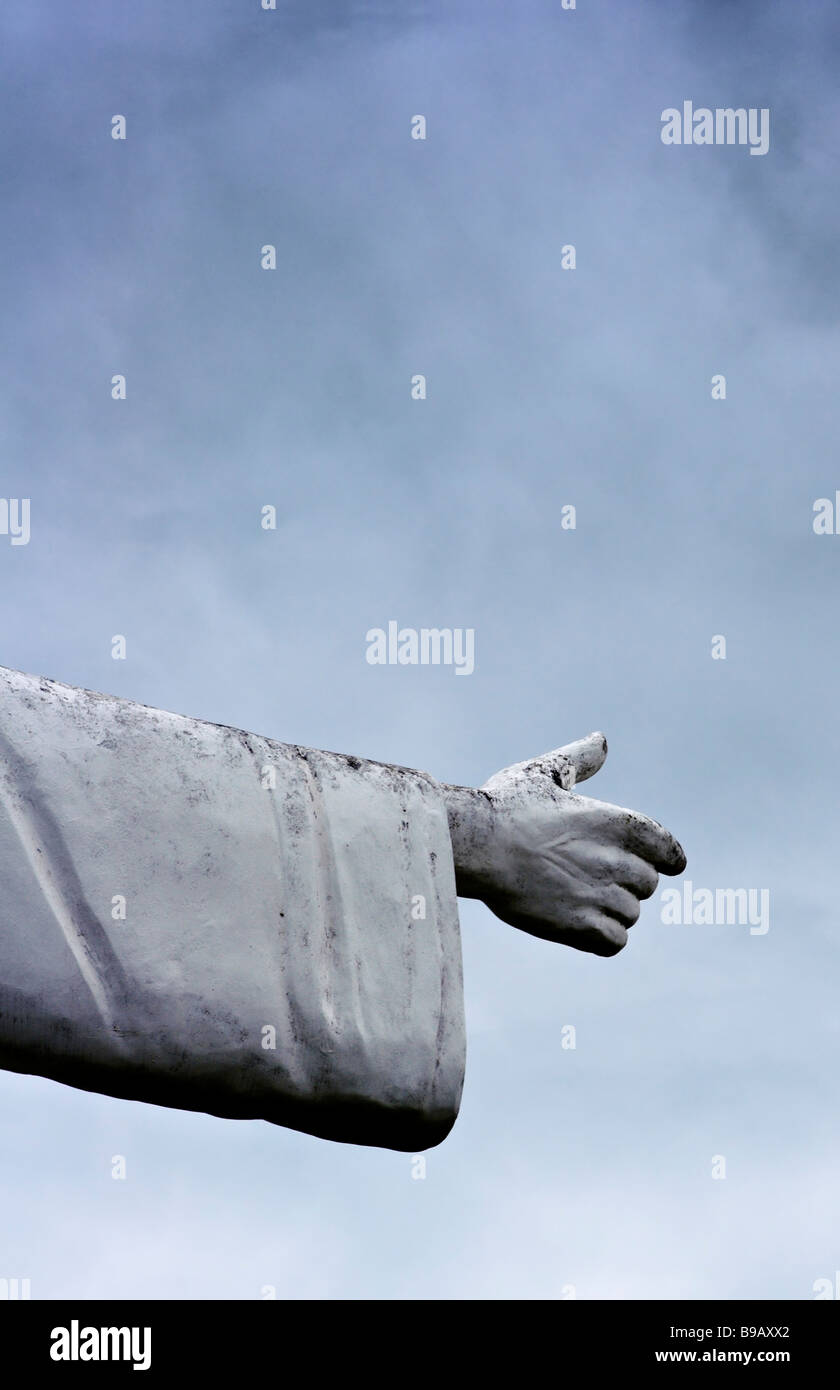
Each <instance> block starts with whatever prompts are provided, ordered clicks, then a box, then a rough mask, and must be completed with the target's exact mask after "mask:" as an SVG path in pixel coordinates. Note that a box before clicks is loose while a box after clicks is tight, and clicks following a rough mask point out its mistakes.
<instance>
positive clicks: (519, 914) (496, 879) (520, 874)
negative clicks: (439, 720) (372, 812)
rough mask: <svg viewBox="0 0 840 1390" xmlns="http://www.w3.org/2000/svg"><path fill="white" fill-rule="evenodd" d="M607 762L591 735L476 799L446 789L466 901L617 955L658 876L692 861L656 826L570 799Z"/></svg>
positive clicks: (501, 779) (599, 739) (520, 766)
mask: <svg viewBox="0 0 840 1390" xmlns="http://www.w3.org/2000/svg"><path fill="white" fill-rule="evenodd" d="M606 756H607V740H606V739H605V737H604V735H603V734H601V733H595V734H589V735H588V736H587V737H586V738H582V739H578V740H577V741H576V742H575V743H569V744H566V745H565V747H563V748H557V749H555V750H554V751H553V752H551V753H545V754H544V755H543V756H542V757H541V758H532V759H531V760H530V761H528V762H524V763H516V764H515V765H514V766H513V767H506V768H504V769H503V770H502V771H501V772H497V773H496V774H495V776H494V777H491V778H490V780H489V781H488V782H485V783H484V785H483V787H480V788H478V789H474V788H471V787H444V793H445V796H446V803H447V811H448V815H449V828H450V834H451V837H452V850H453V855H454V860H455V878H456V884H457V889H458V893H459V895H460V896H461V897H467V898H480V899H481V900H482V902H484V903H486V904H487V906H488V907H489V908H490V910H491V912H494V913H495V915H496V916H497V917H500V918H501V919H502V921H503V922H509V923H510V925H511V926H513V927H518V928H519V929H520V930H521V931H526V932H530V934H531V935H532V936H540V937H543V938H544V939H545V940H547V941H558V942H562V943H563V944H564V945H567V946H574V947H575V948H576V949H577V950H579V951H590V952H593V953H594V954H595V955H598V956H612V955H615V954H616V952H617V951H620V950H621V949H622V947H623V946H624V945H626V942H627V929H628V927H631V926H632V925H633V923H634V922H635V921H636V920H637V919H638V916H639V911H640V906H639V904H640V901H641V900H642V899H644V898H649V897H650V896H651V894H652V893H653V892H654V890H655V888H656V884H657V881H658V875H659V874H660V873H664V874H681V873H682V872H683V870H684V869H685V862H686V861H685V855H684V853H683V851H682V848H681V846H680V845H679V844H678V843H677V841H676V840H675V839H674V837H673V835H671V833H670V832H669V831H668V830H666V829H665V828H664V826H662V825H659V824H658V822H657V821H654V820H651V819H650V818H649V817H648V816H644V815H641V814H640V813H639V812H638V811H627V810H624V809H623V808H622V807H620V806H611V805H610V804H609V803H608V802H605V801H594V800H593V799H591V798H590V797H587V796H579V795H578V794H577V792H575V791H573V790H572V788H573V787H574V786H576V785H577V783H579V782H583V781H585V780H586V778H588V777H592V776H593V774H594V773H596V772H597V771H598V769H599V768H600V767H601V766H602V765H603V762H604V759H605V758H606Z"/></svg>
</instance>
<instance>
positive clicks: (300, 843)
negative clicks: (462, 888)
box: [0, 668, 465, 1151]
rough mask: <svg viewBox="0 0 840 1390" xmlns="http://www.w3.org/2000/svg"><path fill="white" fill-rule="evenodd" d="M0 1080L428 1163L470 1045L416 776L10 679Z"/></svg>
mask: <svg viewBox="0 0 840 1390" xmlns="http://www.w3.org/2000/svg"><path fill="white" fill-rule="evenodd" d="M0 875H2V882H0V1066H2V1067H5V1068H7V1069H9V1070H12V1071H17V1072H29V1073H36V1074H39V1075H41V1076H47V1077H51V1078H53V1079H55V1080H57V1081H62V1082H65V1083H67V1084H69V1085H72V1086H78V1087H82V1088H83V1089H85V1090H89V1091H102V1092H104V1093H106V1094H109V1095H114V1096H122V1097H127V1098H131V1099H137V1100H144V1101H150V1102H153V1103H155V1104H158V1105H168V1106H176V1107H179V1108H182V1109H187V1110H203V1111H208V1112H209V1113H211V1114H214V1115H221V1116H228V1117H233V1118H241V1119H254V1118H260V1119H264V1120H269V1121H272V1122H273V1123H275V1124H281V1125H288V1126H291V1127H292V1128H294V1129H300V1130H305V1131H307V1132H308V1133H311V1134H317V1135H321V1136H323V1137H325V1138H330V1139H338V1140H343V1141H346V1142H350V1143H356V1144H375V1145H382V1146H384V1147H387V1148H393V1149H403V1150H409V1151H411V1150H414V1151H417V1150H421V1149H424V1148H427V1147H428V1146H430V1145H432V1144H435V1143H438V1142H439V1141H440V1140H441V1139H443V1138H444V1137H445V1135H446V1134H447V1133H448V1131H449V1129H450V1128H451V1126H452V1124H453V1123H454V1120H455V1117H456V1115H457V1112H458V1105H459V1101H460V1096H461V1088H462V1083H463V1072H464V1051H465V1032H464V1018H463V987H462V977H461V948H460V937H459V928H458V915H457V899H456V892H455V875H454V867H453V863H452V850H451V845H450V839H449V831H448V824H447V815H446V808H445V806H444V803H443V799H442V794H441V792H440V789H439V787H438V785H437V783H436V782H435V781H434V780H433V779H432V778H431V777H429V776H427V775H426V774H425V773H422V772H413V771H410V770H408V769H405V768H399V767H392V766H389V765H385V764H380V763H373V762H367V761H364V760H361V759H358V758H352V757H343V756H341V755H338V754H335V753H325V752H315V751H313V750H311V749H305V748H298V747H295V746H290V745H286V744H281V743H276V742H273V741H272V740H270V739H266V738H261V737H258V736H256V735H254V734H249V733H243V732H242V731H241V730H238V729H232V728H227V727H225V726H220V725H216V724H208V723H204V722H202V721H200V720H196V719H187V718H183V717H182V716H180V715H174V714H169V713H166V712H164V711H161V710H156V709H149V708H147V707H146V706H143V705H138V704H134V703H132V702H130V701H127V700H120V699H115V698H112V697H107V696H102V695H96V694H93V693H92V692H90V691H87V690H79V689H76V688H74V687H71V686H66V685H61V684H59V683H57V682H55V681H49V680H45V679H40V678H38V677H33V676H26V675H22V674H20V673H18V672H12V671H6V670H3V669H2V668H0Z"/></svg>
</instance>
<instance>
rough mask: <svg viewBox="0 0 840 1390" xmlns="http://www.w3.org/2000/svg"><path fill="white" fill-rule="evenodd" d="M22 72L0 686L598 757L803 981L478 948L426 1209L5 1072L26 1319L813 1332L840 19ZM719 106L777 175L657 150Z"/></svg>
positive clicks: (722, 933)
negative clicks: (466, 635)
mask: <svg viewBox="0 0 840 1390" xmlns="http://www.w3.org/2000/svg"><path fill="white" fill-rule="evenodd" d="M0 37H2V45H0V47H1V48H2V58H0V65H1V66H2V81H0V180H2V187H3V214H2V226H3V234H2V240H3V254H2V257H0V295H1V296H2V303H3V306H4V314H3V330H2V349H0V350H2V361H0V382H2V392H3V398H4V408H3V410H2V412H0V431H2V435H0V448H1V449H2V453H1V454H0V457H2V470H1V471H2V491H3V494H4V495H5V496H7V497H30V498H31V507H32V537H31V541H30V543H29V544H28V545H26V546H14V547H13V546H11V545H10V544H9V542H8V540H7V539H4V538H2V537H0V595H2V599H1V600H0V601H1V602H2V610H0V611H2V634H3V643H2V650H1V651H0V661H2V663H3V664H5V665H7V666H11V667H15V668H19V669H22V670H25V671H31V672H37V673H40V674H45V675H49V676H52V677H54V678H56V679H59V680H63V681H66V682H69V683H70V684H76V685H82V686H86V687H89V688H93V689H96V690H103V691H108V692H112V693H115V694H119V695H123V696H126V697H129V698H132V699H136V700H140V701H143V702H144V703H147V704H151V705H156V706H160V707H163V708H166V709H171V710H176V711H178V712H181V713H185V714H191V715H196V716H199V717H201V718H206V719H210V720H215V721H219V722H222V723H227V724H234V725H239V726H241V727H244V728H247V729H252V730H255V731H257V732H259V733H263V734H267V735H270V736H272V737H275V738H278V739H281V740H286V741H290V742H295V743H299V744H308V745H311V746H314V747H323V748H330V749H336V750H339V751H342V752H349V753H356V754H360V755H363V756H367V757H372V758H376V759H380V760H384V761H394V762H398V763H401V764H403V765H407V766H416V767H420V768H423V769H425V770H427V771H429V772H431V773H432V774H433V775H435V776H437V777H440V778H441V779H442V780H444V781H451V782H462V783H465V784H477V783H480V782H481V781H483V780H484V779H485V778H486V777H488V776H489V775H490V774H491V773H492V772H494V771H496V770H497V769H498V768H500V767H502V766H504V765H505V764H507V763H510V762H514V761H518V760H520V759H522V758H525V757H528V756H532V755H534V754H537V753H539V752H542V751H543V750H544V749H547V748H550V747H553V746H556V745H557V744H559V743H562V742H565V741H567V740H569V739H572V738H575V737H578V736H580V735H582V734H584V733H587V732H588V731H590V730H592V729H597V728H601V729H603V730H604V731H605V732H606V734H607V736H608V739H609V743H610V754H609V758H608V760H607V764H606V766H605V768H604V770H603V771H602V772H601V773H600V774H599V776H598V777H597V779H596V780H594V781H593V782H591V783H590V784H589V786H588V788H587V790H588V791H591V793H592V794H593V795H597V796H600V797H602V798H604V799H606V800H610V801H615V802H618V803H619V804H622V805H632V806H634V807H636V808H638V809H639V810H643V811H646V812H648V813H649V814H651V815H653V816H655V817H657V818H658V819H661V820H663V821H664V822H665V823H666V824H667V825H668V826H669V827H670V828H671V829H673V831H674V833H675V834H676V835H677V836H678V838H679V839H680V840H681V842H682V843H683V845H684V846H685V848H686V852H687V854H688V860H689V865H688V870H687V877H688V878H690V879H691V880H692V882H693V883H694V884H695V885H696V886H703V887H710V888H716V887H734V888H737V887H747V888H749V887H754V888H769V890H770V894H771V918H770V930H769V932H768V934H767V935H766V936H751V935H750V934H749V930H748V928H746V927H740V926H728V927H727V926H717V927H702V926H688V927H674V926H664V925H662V924H661V922H660V920H659V906H658V898H659V894H657V896H656V897H655V898H654V899H653V900H652V901H651V902H650V903H648V904H646V905H645V906H644V907H643V909H642V917H641V920H640V922H639V924H638V925H637V926H636V927H635V928H634V930H633V932H632V934H631V940H630V943H629V945H628V947H627V949H626V950H625V951H624V952H623V953H622V954H621V955H620V956H618V957H616V958H614V959H611V960H603V959H599V958H595V957H591V956H585V955H580V954H578V953H575V952H573V951H570V950H568V949H565V948H562V947H557V946H552V945H550V944H548V943H545V942H542V941H537V940H535V939H532V938H530V937H527V936H524V935H521V934H519V933H517V932H516V931H514V930H513V929H511V928H509V927H507V926H505V925H504V924H503V923H501V922H499V921H497V920H496V919H495V918H493V917H492V916H491V915H490V913H489V912H488V911H487V910H486V909H485V908H483V907H482V906H480V905H478V904H475V903H464V904H462V913H461V916H462V925H463V938H464V958H465V959H464V964H465V976H466V991H467V1009H468V1029H469V1034H468V1036H469V1043H468V1070H467V1083H466V1089H465V1095H464V1102H463V1107H462V1111H461V1116H460V1119H459V1121H458V1123H457V1125H456V1127H455V1129H454V1131H453V1133H452V1134H451V1136H450V1137H449V1139H447V1141H446V1142H445V1143H444V1144H443V1146H441V1147H440V1148H438V1149H435V1150H433V1151H431V1152H430V1153H429V1154H428V1156H427V1176H426V1178H425V1180H423V1181H415V1180H412V1177H411V1159H410V1157H409V1156H408V1155H404V1154H395V1153H390V1152H386V1151H375V1150H364V1149H354V1148H351V1147H346V1146H342V1145H334V1144H329V1143H326V1142H324V1141H320V1140H316V1139H313V1138H309V1137H307V1136H303V1135H299V1134H295V1133H293V1132H291V1131H286V1130H283V1129H280V1128H276V1127H273V1126H270V1125H267V1124H262V1123H259V1122H253V1123H236V1122H232V1121H222V1120H217V1119H213V1118H211V1117H208V1116H200V1115H192V1114H184V1113H179V1112H177V1111H167V1110H164V1109H160V1108H157V1107H154V1106H147V1105H140V1104H134V1103H129V1102H121V1101H117V1100H112V1099H109V1098H106V1097H101V1096H92V1095H86V1094H84V1093H82V1092H76V1091H73V1090H71V1089H69V1088H66V1087H63V1086H61V1085H58V1084H55V1083H51V1082H47V1081H45V1080H41V1079H38V1078H29V1077H21V1076H16V1075H11V1074H9V1073H0V1191H2V1193H3V1197H2V1200H0V1210H2V1220H0V1276H2V1277H10V1276H19V1277H29V1278H30V1279H31V1284H32V1295H33V1297H37V1298H71V1297H72V1298H78V1297H135V1296H137V1297H140V1296H144V1297H161V1298H244V1299H253V1298H259V1297H260V1292H261V1289H262V1288H263V1286H265V1285H272V1286H274V1288H275V1289H276V1292H277V1296H278V1297H280V1298H300V1297H317V1298H344V1299H347V1298H350V1299H352V1298H367V1297H380V1298H400V1299H402V1298H430V1297H444V1298H457V1299H461V1298H523V1297H539V1298H556V1297H560V1296H561V1294H562V1293H563V1291H564V1289H567V1286H569V1285H572V1286H574V1288H575V1290H576V1293H577V1296H578V1297H579V1298H657V1297H677V1298H731V1297H734V1298H739V1297H767V1298H771V1297H772V1298H775V1297H790V1298H795V1299H807V1298H811V1297H812V1296H813V1292H812V1290H813V1283H814V1281H815V1280H816V1279H820V1278H833V1275H834V1271H835V1270H836V1269H838V1268H840V1235H839V1234H838V1195H837V1182H836V1173H835V1171H834V1170H835V1168H836V1155H837V1152H838V1140H839V1139H840V1133H839V1132H838V1130H839V1127H838V1121H837V1114H836V1111H837V1105H836V1097H837V1082H836V1077H837V1065H838V1042H840V1022H838V1017H837V1011H836V998H837V925H838V924H837V882H836V865H837V821H838V816H837V808H836V803H837V787H838V759H840V737H839V736H838V720H837V672H838V656H840V635H838V622H837V599H838V573H837V570H838V565H840V538H838V537H830V536H816V535H815V534H814V532H813V529H812V507H813V503H814V500H815V499H816V498H818V497H825V496H827V497H831V498H833V496H834V491H835V488H838V487H840V464H838V459H837V448H836V438H837V361H838V356H837V348H838V318H839V316H840V290H839V288H838V287H840V279H838V275H837V247H838V244H840V226H838V221H840V219H839V218H838V197H837V162H836V141H837V135H838V116H837V96H836V74H837V68H838V58H840V22H839V21H838V16H837V13H836V10H835V7H834V6H832V5H829V4H817V3H814V0H798V3H797V4H796V5H793V4H787V3H779V2H778V0H777V2H776V3H761V4H758V3H739V4H738V6H733V5H729V4H723V3H709V0H705V3H699V2H698V3H688V2H687V0H681V2H679V0H668V3H665V0H662V2H661V3H657V0H650V3H647V4H644V5H632V6H631V5H628V4H627V3H626V0H604V2H603V3H595V0H578V7H577V9H576V10H575V11H573V12H570V11H563V10H562V9H561V8H560V4H559V0H517V3H516V5H515V6H511V5H509V4H502V3H500V0H489V2H488V0H481V3H479V2H478V0H474V2H471V3H461V2H460V0H454V3H453V0H446V3H443V0H440V3H427V4H424V3H419V0H418V2H417V3H407V4H397V3H392V4H387V3H385V0H381V3H378V4H377V3H368V4H361V3H354V2H353V0H346V2H345V3H342V4H338V3H334V2H333V3H327V0H321V3H313V0H292V2H291V3H288V2H287V0H278V9H277V11H276V12H263V11H262V10H261V9H260V6H259V3H258V0H179V3H177V4H175V5H173V4H172V3H171V0H167V2H166V3H164V0H146V3H145V4H143V5H136V6H114V5H113V4H111V3H104V0H103V2H102V3H95V2H94V0H75V3H74V4H73V5H72V6H68V5H66V4H65V3H62V2H61V0H26V3H25V4H24V3H23V0H16V2H15V3H13V4H11V5H9V6H6V8H5V10H4V13H3V16H2V19H0ZM687 99H690V100H692V101H693V102H694V103H695V105H707V106H711V107H714V106H746V107H749V106H756V107H764V106H767V107H769V108H770V111H771V117H770V121H771V125H770V139H771V146H770V152H769V153H768V154H767V155H766V156H765V157H763V158H762V157H753V156H750V155H749V154H748V151H747V150H746V149H745V148H738V147H734V148H721V147H709V148H685V147H682V148H677V147H674V148H671V147H668V148H666V147H665V146H663V145H662V143H661V141H660V138H659V135H660V128H661V123H660V113H661V111H662V110H663V108H665V107H669V106H678V107H679V106H681V105H682V102H683V101H684V100H687ZM115 113H121V114H124V115H125V116H126V119H127V137H128V138H127V139H126V141H125V142H115V141H113V140H112V139H111V138H110V129H111V117H112V116H113V115H114V114H115ZM418 113H420V114H424V115H425V116H426V118H427V121H428V138H427V140H426V141H425V142H419V141H414V140H412V139H411V138H410V120H411V117H412V116H413V115H414V114H418ZM266 243H273V244H274V245H276V247H277V256H278V268H277V270H276V271H274V272H267V271H263V270H262V269H261V268H260V260H259V252H260V248H261V246H263V245H264V244H266ZM567 243H573V244H574V245H575V247H576V249H577V269H576V270H575V271H573V272H567V271H563V270H562V269H561V266H560V248H561V247H562V246H563V245H564V244H567ZM118 372H119V373H124V374H125V375H126V377H127V387H128V394H127V399H126V400H125V401H124V402H115V401H113V400H112V399H111V396H110V381H111V377H112V376H113V375H114V374H115V373H118ZM417 372H422V373H424V374H425V375H426V376H427V379H428V398H427V400H426V401H423V402H416V401H412V400H411V398H410V390H409V383H410V378H411V376H412V374H414V373H417ZM719 372H722V373H725V374H726V378H727V390H728V395H727V400H726V401H725V402H718V401H713V400H712V399H711V394H710V392H711V377H712V376H713V374H715V373H719ZM268 503H271V504H273V505H275V506H276V507H277V515H278V526H277V530H276V531H275V532H270V531H269V532H266V531H264V530H262V529H261V528H260V524H259V523H260V508H261V507H262V506H263V505H265V504H268ZM566 503H572V504H574V505H575V506H576V508H577V529H576V530H575V531H564V530H561V529H560V526H559V519H560V509H561V507H562V506H563V505H564V504H566ZM389 619H396V620H398V621H399V622H400V623H401V624H402V625H407V626H414V627H421V626H453V627H472V628H474V629H475V632H476V671H475V673H474V674H473V675H472V676H470V677H469V678H461V677H455V675H454V672H453V670H452V669H451V668H450V669H447V668H442V667H441V668H428V667H425V668H424V667H371V666H369V665H368V664H367V663H366V661H365V640H364V638H365V633H366V631H367V630H368V629H369V628H371V627H375V626H386V625H387V622H388V620H389ZM116 633H121V634H124V635H125V636H126V638H127V644H128V658H127V660H125V661H114V660H112V659H111V638H112V636H113V635H114V634H116ZM715 634H723V635H725V636H726V639H727V644H728V655H727V659H726V661H713V660H712V659H711V655H710V651H711V640H712V637H713V636H714V635H715ZM566 1024H573V1025H574V1026H575V1028H576V1030H577V1047H576V1049H575V1050H574V1051H572V1050H563V1049H561V1047H560V1040H561V1028H562V1027H563V1025H566ZM114 1154H123V1155H125V1157H126V1162H127V1172H128V1177H127V1179H126V1181H123V1182H118V1181H114V1180H112V1178H111V1176H110V1173H111V1157H112V1155H114ZM714 1155H723V1156H724V1157H725V1159H726V1165H727V1167H726V1171H727V1176H726V1179H725V1180H723V1181H720V1180H717V1181H716V1180H713V1178H712V1176H711V1174H712V1160H713V1156H714Z"/></svg>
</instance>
